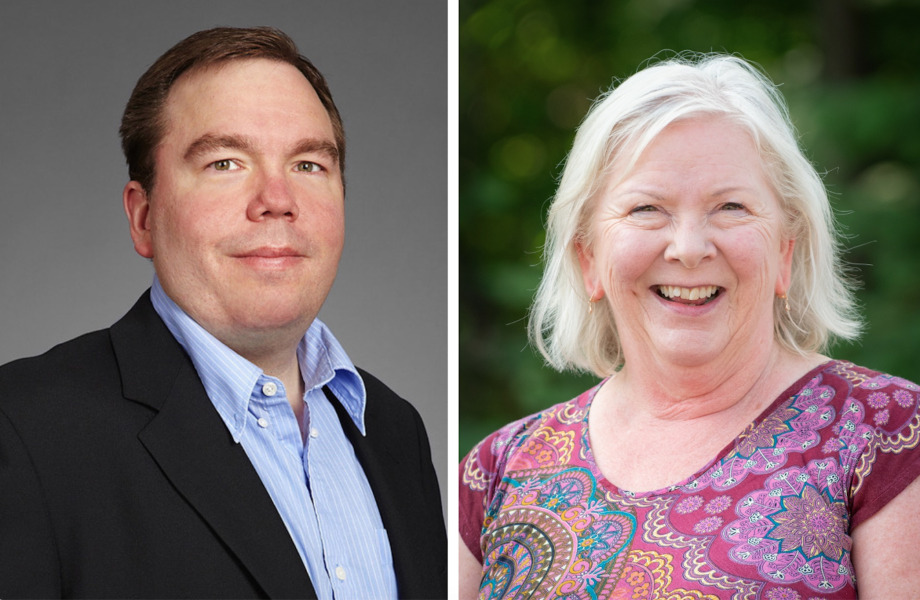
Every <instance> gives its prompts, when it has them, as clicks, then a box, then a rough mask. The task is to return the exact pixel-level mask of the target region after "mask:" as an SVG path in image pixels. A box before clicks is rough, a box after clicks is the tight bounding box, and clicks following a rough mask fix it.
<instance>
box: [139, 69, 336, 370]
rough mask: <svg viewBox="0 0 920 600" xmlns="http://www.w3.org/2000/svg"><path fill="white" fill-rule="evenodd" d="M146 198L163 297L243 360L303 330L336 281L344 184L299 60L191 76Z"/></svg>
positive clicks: (172, 113) (176, 97)
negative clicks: (282, 338)
mask: <svg viewBox="0 0 920 600" xmlns="http://www.w3.org/2000/svg"><path fill="white" fill-rule="evenodd" d="M164 115H165V123H166V130H165V135H164V136H163V139H162V141H161V143H160V145H159V147H158V148H157V150H156V153H155V164H156V181H155V183H154V186H153V190H152V191H150V193H149V194H148V193H146V192H144V190H143V189H142V188H140V185H139V184H137V183H136V182H131V183H129V184H128V186H127V187H126V188H125V194H124V195H125V208H126V211H127V212H128V217H129V221H130V222H131V235H132V239H133V240H134V245H135V249H136V250H137V252H138V253H139V254H141V255H142V256H145V257H147V258H152V259H153V263H154V267H155V269H156V272H157V275H158V276H159V279H160V281H161V283H162V285H163V288H164V290H165V291H166V293H167V294H168V295H169V296H170V297H171V298H172V299H173V300H174V301H175V302H176V303H177V304H178V305H179V306H180V307H182V308H183V309H184V310H185V311H186V312H187V313H188V314H189V315H190V316H191V317H192V318H193V319H195V320H196V321H197V322H198V323H199V324H200V325H202V326H203V327H204V328H205V329H207V330H208V331H209V332H210V333H211V334H213V335H214V336H215V337H217V338H218V339H220V340H221V341H222V342H224V343H225V344H227V345H228V346H230V347H231V348H233V349H234V350H236V351H237V352H239V353H240V354H243V355H244V356H247V355H249V354H252V353H253V352H259V351H260V347H262V346H264V345H265V344H271V343H277V341H276V340H278V339H279V334H286V335H287V336H288V337H291V338H292V339H293V338H299V336H300V335H302V334H303V332H304V331H305V330H306V329H307V327H309V325H310V323H311V322H312V320H313V318H314V317H315V316H316V314H317V312H319V309H320V306H321V305H322V304H323V301H324V300H325V298H326V295H327V294H328V293H329V289H330V288H331V287H332V282H333V280H334V278H335V273H336V268H337V265H338V261H339V257H340V256H341V252H342V244H343V241H344V191H343V184H342V177H341V173H340V170H339V165H338V161H337V152H336V146H335V142H334V139H335V138H334V136H333V129H332V123H331V122H330V119H329V117H328V115H327V113H326V110H325V108H324V107H323V105H322V104H321V103H320V100H319V98H318V97H317V95H316V93H315V92H314V90H313V88H312V86H311V85H310V83H309V82H308V81H307V80H306V78H304V76H303V75H302V74H301V73H300V72H299V71H298V70H297V69H296V68H295V67H293V66H292V65H289V64H287V63H283V62H277V61H271V60H266V59H245V60H234V61H230V62H227V63H223V64H220V65H218V66H216V67H210V68H207V69H204V70H197V71H192V72H189V73H186V74H184V75H182V76H181V77H180V78H179V79H178V80H177V81H176V83H175V84H174V85H173V88H172V90H171V91H170V93H169V97H168V99H167V102H166V106H165V112H164Z"/></svg>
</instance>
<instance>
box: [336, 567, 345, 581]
mask: <svg viewBox="0 0 920 600" xmlns="http://www.w3.org/2000/svg"><path fill="white" fill-rule="evenodd" d="M335 576H336V577H338V578H339V581H345V567H343V566H341V565H339V566H338V567H336V568H335Z"/></svg>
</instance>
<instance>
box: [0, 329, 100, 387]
mask: <svg viewBox="0 0 920 600" xmlns="http://www.w3.org/2000/svg"><path fill="white" fill-rule="evenodd" d="M111 355H112V341H111V338H110V336H109V330H108V329H100V330H98V331H92V332H90V333H84V334H83V335H80V336H78V337H75V338H73V339H72V340H68V341H66V342H63V343H60V344H58V345H56V346H54V347H53V348H51V349H50V350H48V351H46V352H44V353H43V354H39V355H37V356H30V357H26V358H20V359H17V360H14V361H11V362H8V363H6V364H5V365H0V382H3V383H6V382H8V381H10V380H11V378H13V379H20V378H23V377H29V378H30V379H29V381H30V384H29V385H33V384H36V383H39V382H41V381H49V380H57V379H60V378H61V377H62V376H68V375H81V374H85V373H86V369H83V368H81V367H82V366H83V365H87V364H90V363H94V362H98V361H99V360H100V359H102V360H105V359H106V358H107V357H110V356H111Z"/></svg>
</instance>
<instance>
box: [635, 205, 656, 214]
mask: <svg viewBox="0 0 920 600" xmlns="http://www.w3.org/2000/svg"><path fill="white" fill-rule="evenodd" d="M657 210H658V209H657V208H655V207H654V206H652V205H651V204H643V205H642V206H637V207H636V208H634V209H632V210H631V211H629V212H630V213H648V212H655V211H657Z"/></svg>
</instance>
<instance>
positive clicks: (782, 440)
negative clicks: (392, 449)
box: [460, 361, 920, 600]
mask: <svg viewBox="0 0 920 600" xmlns="http://www.w3.org/2000/svg"><path fill="white" fill-rule="evenodd" d="M598 387H599V386H597V387H595V388H593V389H591V390H589V391H587V392H585V393H583V394H582V395H580V396H579V397H577V398H575V399H574V400H571V401H569V402H565V403H563V404H558V405H556V406H554V407H552V408H550V409H548V410H545V411H543V412H541V413H538V414H536V415H533V416H530V417H527V418H525V419H521V420H519V421H516V422H514V423H511V424H510V425H507V426H506V427H503V428H502V429H500V430H499V431H497V432H495V433H493V434H492V435H490V436H489V437H487V438H486V439H485V440H483V441H482V442H480V444H478V445H477V446H476V447H475V448H473V450H472V451H470V453H469V454H468V455H467V456H466V457H465V458H464V460H463V462H462V463H461V465H460V535H461V537H462V538H463V540H464V541H465V543H466V545H467V546H468V547H469V549H470V550H471V551H472V552H473V555H474V556H476V557H477V558H478V559H480V560H481V561H482V563H483V577H482V582H481V584H480V598H535V599H537V598H539V599H543V598H568V599H576V598H579V599H581V598H584V599H592V600H597V599H604V598H632V599H639V598H668V599H678V598H679V599H691V598H692V599H701V598H733V599H739V600H740V599H755V598H756V599H766V600H779V599H784V600H793V599H801V600H807V599H810V598H855V597H856V580H855V577H854V572H853V565H852V563H851V562H850V550H851V546H852V540H851V538H850V532H851V531H852V530H853V528H855V527H857V526H858V525H859V524H860V523H862V522H864V521H865V520H866V519H868V518H869V517H871V516H872V515H873V514H875V513H876V512H878V511H879V510H880V509H881V508H882V507H884V506H885V504H886V503H888V502H889V501H890V500H891V499H893V498H894V497H895V496H896V495H897V494H898V493H900V492H901V491H902V490H904V488H906V487H907V486H908V484H910V483H911V482H912V481H913V480H914V479H915V478H916V477H918V476H920V450H917V446H918V443H920V412H918V397H920V387H918V386H917V385H915V384H913V383H911V382H909V381H906V380H904V379H899V378H897V377H892V376H890V375H884V374H880V373H877V372H874V371H870V370H868V369H865V368H862V367H858V366H855V365H853V364H851V363H847V362H839V361H833V362H829V363H826V364H824V365H822V366H820V367H818V368H816V369H815V370H813V371H811V372H810V373H808V374H807V375H805V376H804V377H803V378H802V379H800V380H799V381H797V382H796V383H795V384H793V385H792V386H791V387H790V388H789V389H788V390H787V391H786V392H784V393H783V394H782V395H780V397H778V398H777V399H776V400H775V401H774V402H773V403H772V404H771V405H770V407H769V408H767V409H766V410H765V411H764V412H763V414H761V415H760V417H758V419H757V420H756V421H755V422H753V423H752V424H751V425H749V426H748V427H747V428H746V429H745V430H744V431H743V432H742V433H741V435H739V436H738V438H737V439H736V440H735V441H734V442H732V443H731V444H729V445H728V446H727V447H726V448H725V449H723V450H722V452H720V453H719V454H718V456H716V457H715V458H714V459H713V461H712V462H711V463H710V464H709V465H707V466H706V467H705V468H704V469H703V470H702V471H700V472H699V473H697V474H696V475H694V476H692V477H690V478H688V479H687V480H685V481H682V482H681V483H679V484H677V485H674V486H672V487H669V488H667V489H663V490H658V491H655V492H649V493H642V494H634V493H631V492H628V491H626V490H621V489H618V488H617V487H616V486H614V485H613V484H612V483H610V482H609V481H607V480H606V479H604V477H603V475H601V473H600V472H599V471H598V469H597V466H596V464H595V461H594V458H593V456H592V454H591V447H590V444H589V440H588V427H587V417H588V411H589V410H590V408H591V401H592V399H593V398H594V394H595V392H596V391H597V389H598ZM611 433H614V434H615V432H611Z"/></svg>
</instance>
